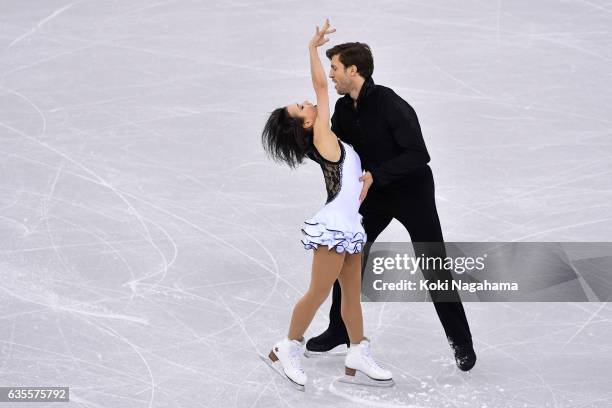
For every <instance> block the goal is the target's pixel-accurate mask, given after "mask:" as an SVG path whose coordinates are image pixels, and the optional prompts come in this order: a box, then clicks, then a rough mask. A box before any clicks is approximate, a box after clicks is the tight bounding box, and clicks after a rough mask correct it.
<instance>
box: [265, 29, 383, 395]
mask: <svg viewBox="0 0 612 408" xmlns="http://www.w3.org/2000/svg"><path fill="white" fill-rule="evenodd" d="M334 31H336V30H335V29H334V28H330V25H329V21H328V20H326V21H325V24H324V25H323V28H322V29H321V30H319V27H317V29H316V33H315V35H314V37H313V38H312V40H311V41H310V43H309V46H308V49H309V52H310V70H311V76H312V84H313V86H314V90H315V93H316V96H317V105H316V106H313V105H312V104H311V103H310V102H308V101H304V102H303V103H293V104H291V105H287V106H285V107H282V108H278V109H276V110H275V111H274V112H272V114H271V115H270V117H269V119H268V121H267V123H266V125H265V128H264V130H263V133H262V143H263V146H264V149H265V150H266V152H267V153H268V155H269V156H270V157H272V158H273V159H275V160H277V161H281V162H284V163H286V164H288V165H289V166H290V167H292V168H293V167H295V166H297V165H298V164H301V163H302V161H303V159H304V158H305V157H308V158H310V159H312V160H314V161H316V162H317V163H319V164H320V166H321V169H322V170H323V176H324V179H325V186H326V189H327V202H326V203H325V206H324V207H323V208H322V209H321V210H319V211H318V212H317V213H316V214H315V215H314V217H312V218H310V219H308V220H306V221H305V222H304V226H303V228H302V233H303V236H304V238H303V239H302V244H303V245H304V248H305V249H313V261H312V275H311V280H310V287H309V288H308V291H307V292H306V293H305V294H304V296H302V298H301V299H300V300H299V301H298V302H297V303H296V305H295V306H294V308H293V314H292V316H291V323H290V326H289V332H288V334H287V337H286V338H285V339H283V340H281V341H279V342H278V343H276V344H275V345H274V347H272V350H271V351H270V353H269V355H268V357H267V358H265V360H266V362H267V363H268V364H270V365H271V366H272V367H273V368H275V369H276V370H277V371H278V372H279V373H281V372H282V373H284V375H285V376H286V377H287V378H288V379H289V380H290V381H291V382H292V383H294V384H295V385H296V386H297V387H298V389H300V390H302V391H303V390H304V388H305V387H304V386H305V384H306V380H307V376H306V374H305V373H304V369H303V368H302V362H301V355H302V354H303V353H304V332H305V331H306V329H307V328H308V326H309V325H310V323H311V321H312V319H313V318H314V315H315V313H316V311H317V309H318V308H319V306H321V304H322V303H323V302H324V301H325V299H326V298H327V296H328V295H329V292H330V289H331V288H332V285H333V284H334V281H335V280H336V279H337V280H338V281H339V282H340V286H341V288H342V302H341V313H342V319H343V321H344V323H345V325H346V328H347V331H348V334H349V338H350V343H351V344H350V347H349V349H348V352H347V355H346V359H345V374H346V376H345V378H344V379H343V381H345V382H355V383H365V384H367V385H378V386H392V385H393V380H392V375H391V372H389V371H388V370H385V369H383V368H381V367H379V366H378V364H377V363H376V362H375V361H374V359H373V358H372V355H371V352H370V342H369V340H368V339H367V338H365V337H364V336H363V317H362V314H361V303H360V297H359V296H360V291H361V251H362V247H363V245H364V243H365V241H366V236H365V231H364V229H363V226H362V224H361V215H360V214H359V205H360V193H361V189H362V181H361V180H360V177H361V175H362V169H361V161H360V159H359V156H358V155H357V153H355V151H354V150H353V148H352V147H351V146H350V145H347V144H345V143H344V142H342V141H341V140H340V139H338V138H337V137H336V135H335V134H334V133H333V132H332V131H331V129H330V124H329V97H328V93H327V78H326V76H325V72H324V70H323V66H322V65H321V60H320V59H319V55H318V51H317V48H318V47H320V46H321V45H323V44H325V43H326V42H327V41H329V39H327V38H326V37H325V35H326V34H330V33H333V32H334ZM281 369H282V371H281ZM358 373H360V374H359V375H358ZM363 375H365V377H364V376H363Z"/></svg>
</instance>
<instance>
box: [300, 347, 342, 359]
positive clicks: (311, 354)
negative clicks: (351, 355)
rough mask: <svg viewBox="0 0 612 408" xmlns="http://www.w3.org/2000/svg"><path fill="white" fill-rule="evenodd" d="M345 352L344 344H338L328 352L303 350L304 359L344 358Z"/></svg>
mask: <svg viewBox="0 0 612 408" xmlns="http://www.w3.org/2000/svg"><path fill="white" fill-rule="evenodd" d="M347 352H348V347H346V344H340V345H337V346H336V347H334V348H333V349H331V350H329V351H310V350H308V349H306V350H304V357H308V358H311V357H325V356H346V353H347Z"/></svg>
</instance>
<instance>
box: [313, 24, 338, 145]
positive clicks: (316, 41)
mask: <svg viewBox="0 0 612 408" xmlns="http://www.w3.org/2000/svg"><path fill="white" fill-rule="evenodd" d="M335 31H336V29H335V28H331V27H330V25H329V20H325V24H323V27H322V28H321V29H319V26H317V29H316V32H315V35H314V36H313V37H312V39H311V40H310V43H309V44H308V51H309V53H310V75H311V78H312V86H313V88H314V90H315V93H316V95H317V118H316V120H315V124H314V142H315V145H317V144H319V143H323V144H327V143H329V142H330V141H333V142H334V144H337V142H336V140H335V137H333V133H332V132H331V129H330V126H329V95H328V94H327V77H326V75H325V70H324V69H323V65H322V64H321V59H320V58H319V52H318V47H320V46H321V45H323V44H325V43H326V42H328V41H329V38H325V35H327V34H331V33H333V32H335ZM326 142H327V143H326Z"/></svg>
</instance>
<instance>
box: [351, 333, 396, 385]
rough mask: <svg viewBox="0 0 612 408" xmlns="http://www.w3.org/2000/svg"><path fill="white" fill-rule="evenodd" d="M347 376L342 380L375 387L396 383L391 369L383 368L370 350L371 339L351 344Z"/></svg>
mask: <svg viewBox="0 0 612 408" xmlns="http://www.w3.org/2000/svg"><path fill="white" fill-rule="evenodd" d="M344 366H345V374H346V375H345V376H344V377H343V378H342V379H341V380H340V381H341V382H346V383H351V384H361V385H371V386H375V387H391V386H393V385H394V384H395V382H394V381H393V378H392V377H393V375H392V374H391V371H389V370H385V369H384V368H381V367H380V366H379V365H378V364H377V363H376V361H374V358H372V352H371V350H370V341H369V340H368V339H363V340H361V342H360V343H359V344H351V347H350V348H349V350H348V354H347V355H346V359H345V362H344Z"/></svg>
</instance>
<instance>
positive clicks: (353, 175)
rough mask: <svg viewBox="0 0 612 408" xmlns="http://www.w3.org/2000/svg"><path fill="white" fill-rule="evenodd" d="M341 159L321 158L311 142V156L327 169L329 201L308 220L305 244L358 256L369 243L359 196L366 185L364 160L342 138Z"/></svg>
mask: <svg viewBox="0 0 612 408" xmlns="http://www.w3.org/2000/svg"><path fill="white" fill-rule="evenodd" d="M338 142H339V144H340V152H341V153H340V160H338V161H337V162H331V161H329V160H326V159H325V158H323V156H321V154H320V153H319V152H318V151H317V149H316V148H315V147H314V145H312V143H311V148H312V150H311V152H310V153H309V154H308V157H309V158H310V159H312V160H314V161H315V162H317V163H319V165H320V166H321V169H322V170H323V177H324V179H325V187H326V189H327V202H326V203H325V206H324V207H323V208H321V209H320V210H319V211H318V212H317V213H316V214H315V215H314V216H313V217H311V218H309V219H307V220H306V221H304V226H303V227H302V234H303V239H302V244H304V248H305V249H317V248H318V247H319V245H324V246H327V247H328V249H329V250H332V249H334V250H335V251H336V252H338V253H341V252H348V253H351V254H354V253H356V252H361V251H362V249H363V246H364V244H365V242H366V239H367V237H366V233H365V231H364V229H363V225H362V221H361V218H362V217H361V214H359V205H360V203H359V194H360V193H361V189H362V187H363V182H361V181H359V177H361V175H362V171H361V160H360V159H359V156H358V155H357V153H356V152H355V150H354V149H353V147H352V146H351V145H348V144H346V143H344V142H343V141H341V140H340V139H338Z"/></svg>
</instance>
